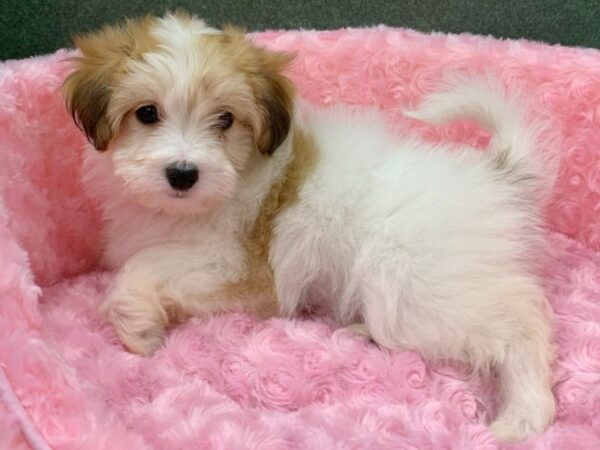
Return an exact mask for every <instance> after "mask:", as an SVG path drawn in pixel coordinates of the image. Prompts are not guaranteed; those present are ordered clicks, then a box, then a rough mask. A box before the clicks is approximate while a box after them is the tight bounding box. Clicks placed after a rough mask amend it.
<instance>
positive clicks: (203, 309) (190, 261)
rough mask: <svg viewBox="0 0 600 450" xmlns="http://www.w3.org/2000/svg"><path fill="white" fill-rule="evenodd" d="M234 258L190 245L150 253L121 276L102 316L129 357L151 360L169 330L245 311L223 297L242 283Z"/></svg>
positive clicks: (230, 253)
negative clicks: (184, 323)
mask: <svg viewBox="0 0 600 450" xmlns="http://www.w3.org/2000/svg"><path fill="white" fill-rule="evenodd" d="M235 253H236V250H235V249H221V251H218V252H217V251H212V252H211V251H207V249H205V248H200V247H198V248H196V247H194V246H193V245H191V246H190V245H187V244H165V245H160V246H154V247H148V248H146V249H144V250H142V251H140V252H139V253H137V254H136V255H134V256H133V257H131V258H130V259H129V260H128V261H127V263H126V264H125V265H124V266H123V268H122V269H121V270H120V271H119V273H118V274H117V277H116V279H115V282H114V284H113V286H112V288H111V289H110V290H109V293H108V295H107V298H106V300H105V301H104V303H103V304H102V306H101V312H102V313H103V314H104V315H105V317H106V318H107V320H108V321H109V322H110V323H111V324H112V325H113V326H114V327H115V330H116V332H117V334H118V335H119V337H120V338H121V340H122V342H123V344H124V345H125V346H126V347H127V348H128V349H129V350H130V351H132V352H134V353H138V354H140V355H150V354H152V353H153V352H154V350H156V348H157V347H158V346H160V344H161V343H162V340H163V337H164V333H165V329H166V327H167V326H168V325H169V324H173V323H177V322H180V321H182V320H184V319H185V318H187V317H189V316H192V315H202V314H210V313H215V312H220V311H226V310H231V309H234V308H235V307H236V306H240V305H239V302H238V303H236V302H235V299H233V298H227V295H222V294H220V293H222V292H223V291H224V289H226V287H227V286H230V285H235V281H237V280H238V279H239V278H240V277H243V273H242V271H243V268H242V267H237V266H236V262H237V261H239V260H240V259H241V258H238V257H237V255H236V254H235ZM248 305H249V307H250V308H251V307H253V306H255V305H254V304H253V303H249V304H248ZM245 306H246V305H241V308H242V309H243V308H244V307H245ZM250 312H253V311H250Z"/></svg>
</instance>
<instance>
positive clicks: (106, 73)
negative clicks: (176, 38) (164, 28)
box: [63, 16, 155, 151]
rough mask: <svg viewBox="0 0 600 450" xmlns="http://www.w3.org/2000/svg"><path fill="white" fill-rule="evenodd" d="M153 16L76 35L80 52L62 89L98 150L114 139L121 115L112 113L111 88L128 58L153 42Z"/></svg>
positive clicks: (77, 122) (135, 57) (67, 101)
mask: <svg viewBox="0 0 600 450" xmlns="http://www.w3.org/2000/svg"><path fill="white" fill-rule="evenodd" d="M154 20H155V19H154V18H152V17H150V16H147V17H144V18H141V19H130V20H127V21H125V22H123V23H121V24H118V25H114V26H106V27H104V28H102V29H101V30H99V31H97V32H94V33H90V34H88V35H83V36H77V37H75V38H74V43H75V46H76V47H77V48H78V49H79V51H80V53H81V56H78V57H75V58H73V59H72V60H73V61H74V62H75V70H74V71H73V72H72V73H71V75H70V76H69V77H68V78H67V79H66V80H65V83H64V85H63V91H64V94H65V99H66V103H67V108H68V109H69V111H70V113H71V115H72V116H73V119H74V120H75V123H76V124H77V126H78V127H79V128H80V129H81V130H82V131H83V132H84V133H85V134H86V136H87V138H88V140H89V141H90V142H91V143H92V144H93V145H94V147H95V148H96V150H99V151H104V150H106V149H107V147H108V143H109V142H110V140H111V139H112V137H113V135H114V133H115V131H116V128H117V126H118V124H119V123H120V118H119V117H112V118H111V117H109V104H110V99H111V95H112V90H113V89H114V87H115V86H116V83H117V82H118V80H119V77H121V76H123V74H124V73H125V71H126V64H127V59H131V58H133V59H139V58H141V55H142V54H143V52H144V51H147V50H148V49H149V48H150V47H151V46H152V45H154V42H153V39H152V38H151V36H150V34H149V28H150V27H151V25H152V24H153V22H154Z"/></svg>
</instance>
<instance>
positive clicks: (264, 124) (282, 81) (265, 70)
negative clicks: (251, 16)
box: [224, 27, 295, 155]
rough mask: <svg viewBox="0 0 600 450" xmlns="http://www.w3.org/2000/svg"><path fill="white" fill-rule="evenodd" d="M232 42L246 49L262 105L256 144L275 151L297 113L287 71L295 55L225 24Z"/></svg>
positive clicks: (245, 65)
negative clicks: (262, 43) (272, 48)
mask: <svg viewBox="0 0 600 450" xmlns="http://www.w3.org/2000/svg"><path fill="white" fill-rule="evenodd" d="M224 34H225V36H226V37H227V38H228V39H229V40H230V43H232V44H234V45H235V46H236V47H238V48H240V49H242V51H241V52H240V53H239V54H238V58H237V59H238V61H239V64H240V66H241V69H242V70H243V71H244V72H245V73H246V75H247V76H248V79H249V81H250V84H251V86H252V89H253V91H254V97H255V99H256V104H257V105H258V109H259V115H260V118H259V123H258V124H257V125H256V129H255V130H254V134H255V140H256V146H257V148H258V150H259V151H260V152H261V153H262V154H264V155H272V154H273V153H274V152H275V150H277V148H278V147H279V146H280V145H281V143H282V142H283V141H284V140H285V138H286V137H287V135H288V133H289V131H290V127H291V125H292V119H293V114H294V96H295V93H294V85H293V84H292V82H291V81H290V80H289V79H288V78H287V77H286V76H285V75H284V74H283V71H284V69H285V68H286V67H287V66H288V65H289V64H290V63H291V62H292V60H293V59H294V57H295V55H294V54H291V53H282V52H273V51H269V50H266V49H264V48H261V47H257V46H255V45H254V44H252V43H251V42H250V41H248V40H247V38H246V36H245V33H244V31H243V30H240V29H237V28H233V27H225V28H224Z"/></svg>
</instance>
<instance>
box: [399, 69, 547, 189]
mask: <svg viewBox="0 0 600 450" xmlns="http://www.w3.org/2000/svg"><path fill="white" fill-rule="evenodd" d="M524 106H525V105H524V102H523V99H522V97H521V96H520V95H514V96H511V97H508V96H507V95H506V93H505V89H504V87H503V86H502V85H500V83H498V82H495V81H493V80H491V79H480V80H475V79H469V78H456V79H454V80H452V81H450V82H447V83H446V84H445V85H444V86H443V88H442V89H440V90H438V91H437V92H435V93H433V94H430V95H429V96H427V97H426V98H425V100H424V102H423V103H422V104H421V105H420V106H419V107H418V108H417V109H416V110H414V111H409V112H405V114H406V115H407V116H409V117H412V118H415V119H419V120H422V121H425V122H429V123H433V124H444V123H446V122H450V121H452V120H456V119H470V120H474V121H476V122H477V123H479V124H480V125H481V126H482V127H484V128H485V129H487V130H488V131H489V132H490V133H491V135H492V136H491V140H490V145H489V151H488V155H489V162H490V163H491V165H492V167H494V168H495V169H497V170H500V171H503V172H507V173H511V174H514V175H516V176H519V177H520V178H523V177H527V178H530V179H531V181H533V179H535V180H536V182H533V183H532V184H534V185H535V187H536V191H537V192H538V193H539V194H542V195H544V194H548V191H549V190H550V188H551V186H552V185H553V184H554V178H555V173H556V160H555V159H554V156H553V155H556V153H552V152H550V151H548V150H547V149H545V148H542V147H546V146H547V145H548V144H549V141H550V135H551V130H550V129H549V128H548V127H547V126H545V125H544V123H543V122H542V121H541V120H537V121H526V119H525V108H524ZM541 150H543V151H541Z"/></svg>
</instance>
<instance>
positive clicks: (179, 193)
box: [167, 191, 192, 199]
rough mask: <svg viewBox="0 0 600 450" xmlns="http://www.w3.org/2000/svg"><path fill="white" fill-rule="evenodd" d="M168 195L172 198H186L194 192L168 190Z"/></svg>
mask: <svg viewBox="0 0 600 450" xmlns="http://www.w3.org/2000/svg"><path fill="white" fill-rule="evenodd" d="M167 195H168V196H169V197H170V198H182V199H184V198H188V197H190V196H191V195H192V193H191V192H189V191H169V192H167Z"/></svg>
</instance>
